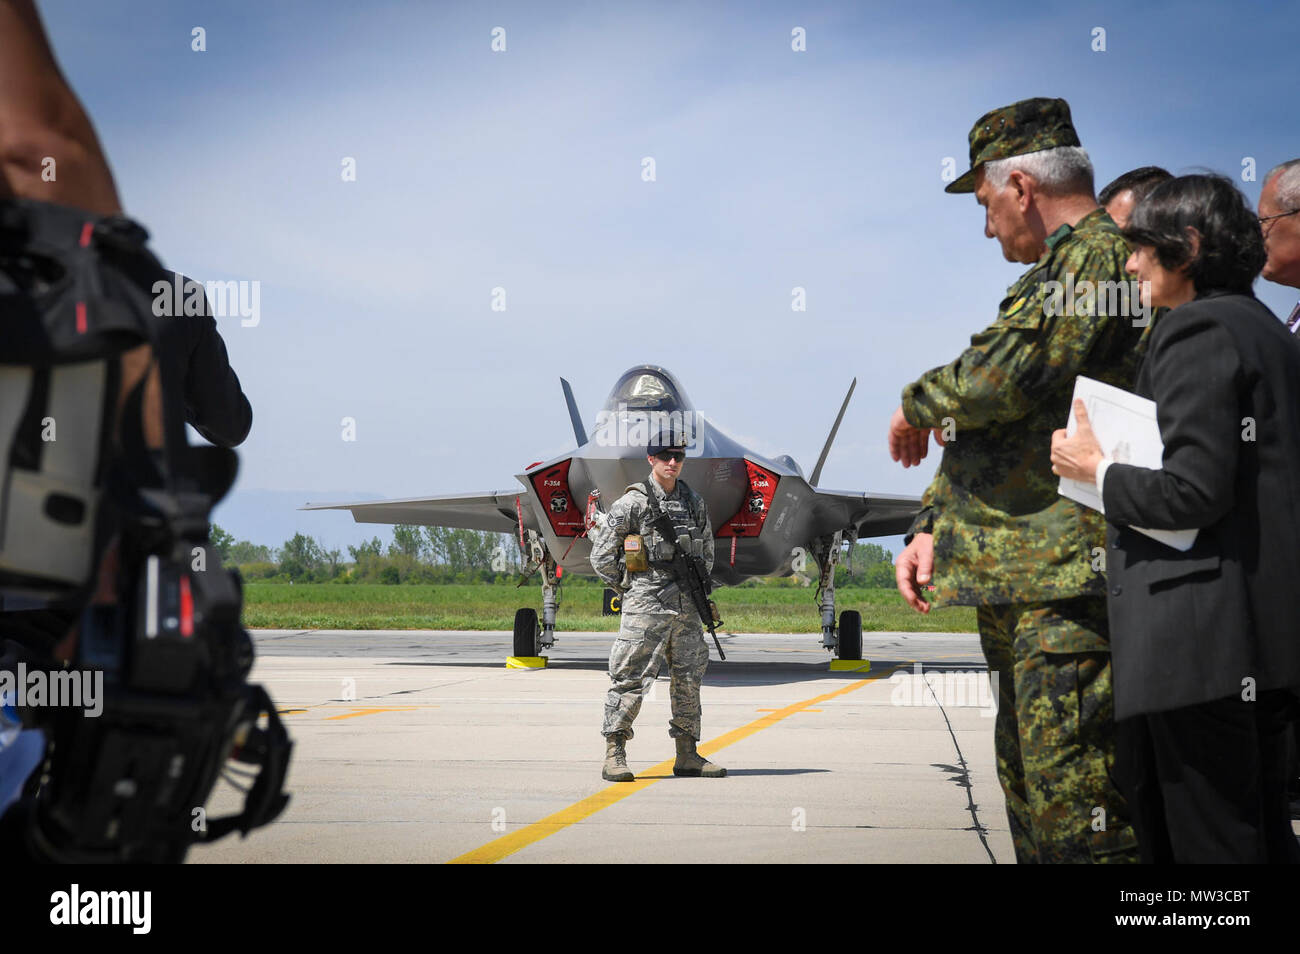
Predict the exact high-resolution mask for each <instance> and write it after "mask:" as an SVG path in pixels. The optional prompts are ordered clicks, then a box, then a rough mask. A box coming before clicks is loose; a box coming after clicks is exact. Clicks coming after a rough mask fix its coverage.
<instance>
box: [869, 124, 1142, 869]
mask: <svg viewBox="0 0 1300 954" xmlns="http://www.w3.org/2000/svg"><path fill="white" fill-rule="evenodd" d="M970 160H971V169H970V171H969V172H967V173H966V174H965V175H963V176H961V177H960V178H959V179H957V180H956V181H954V182H952V183H951V184H950V185H949V186H948V187H947V189H946V190H945V191H947V192H973V193H974V194H975V198H976V200H977V201H978V202H979V204H980V205H982V206H984V208H985V228H984V234H985V235H986V236H987V237H989V238H996V239H997V240H998V242H999V243H1000V244H1001V246H1002V253H1003V255H1004V256H1005V257H1006V259H1007V260H1008V261H1013V262H1020V263H1023V264H1026V265H1030V266H1031V267H1030V269H1029V270H1028V271H1027V272H1025V273H1024V275H1022V276H1021V277H1020V279H1019V280H1018V281H1017V282H1016V283H1015V284H1014V285H1012V286H1011V288H1010V289H1009V290H1008V292H1007V295H1006V297H1005V298H1004V299H1003V300H1002V302H1001V304H1000V305H999V306H998V314H997V318H996V320H995V321H994V322H993V324H991V325H990V326H989V327H988V328H986V329H985V330H983V331H981V332H979V333H978V334H976V335H974V336H973V337H972V338H971V344H970V347H969V348H967V349H966V350H965V351H964V352H962V353H961V355H959V356H958V357H957V359H956V360H954V361H952V362H951V363H950V364H947V365H944V366H943V367H939V368H934V369H933V370H931V371H927V372H926V373H925V374H923V375H921V377H920V378H918V379H917V380H916V381H914V382H912V383H911V384H909V385H907V387H905V388H904V389H903V401H902V405H901V407H899V408H898V410H897V411H895V412H894V416H893V419H892V420H891V421H890V427H889V445H890V453H891V455H892V456H893V458H894V460H897V461H901V462H902V463H903V466H905V467H907V466H912V465H914V464H918V463H920V461H921V459H922V458H923V457H925V455H926V450H927V446H928V441H929V435H930V433H931V432H932V431H933V432H934V434H935V437H936V441H937V442H938V443H940V444H943V445H945V446H944V454H943V460H942V462H941V464H940V467H939V471H938V473H937V474H936V475H935V478H934V481H933V482H932V483H931V484H930V487H929V488H928V489H927V490H926V492H925V496H924V497H923V498H922V506H923V509H922V510H921V513H920V514H919V515H918V517H917V519H916V521H915V522H914V523H913V525H912V529H911V533H909V534H908V536H907V548H906V549H905V550H904V551H903V553H902V555H901V556H900V557H899V561H898V566H897V576H898V588H899V592H900V593H902V595H903V597H904V598H905V599H906V600H907V602H908V603H909V604H910V605H911V606H912V607H913V608H915V609H917V610H918V611H919V612H922V613H924V612H929V609H930V605H931V603H930V602H927V601H926V600H925V599H923V598H922V596H921V587H922V586H924V585H926V584H928V583H930V582H931V577H933V588H934V592H933V594H932V596H931V601H932V602H933V604H934V605H967V606H970V605H973V606H976V607H977V608H978V609H977V619H978V622H979V631H980V643H981V646H982V647H983V650H984V656H985V659H986V660H987V661H988V666H989V671H990V672H992V673H996V674H997V691H998V697H999V698H998V703H999V707H998V716H997V724H996V728H995V748H996V752H997V763H998V779H999V781H1000V782H1001V784H1002V789H1003V792H1004V793H1005V795H1006V801H1007V817H1008V821H1009V823H1010V828H1011V837H1012V841H1013V843H1014V845H1015V850H1016V859H1017V860H1018V861H1020V862H1086V861H1136V860H1137V850H1136V838H1135V836H1134V833H1133V829H1132V826H1131V824H1130V821H1129V815H1128V810H1127V807H1126V806H1125V804H1124V801H1123V798H1122V796H1121V795H1120V794H1119V792H1118V790H1117V789H1116V788H1115V786H1114V785H1113V783H1112V782H1111V778H1110V773H1109V771H1108V766H1109V765H1111V764H1112V763H1113V760H1114V735H1113V723H1114V719H1113V708H1112V697H1111V670H1110V651H1109V641H1108V630H1107V619H1106V595H1105V594H1106V590H1105V580H1104V577H1103V571H1104V564H1103V562H1102V560H1103V558H1104V554H1105V549H1104V547H1105V522H1104V518H1103V517H1102V515H1101V514H1099V513H1096V512H1094V511H1091V510H1088V509H1087V508H1084V507H1082V506H1080V505H1079V504H1076V503H1074V502H1072V501H1070V500H1068V499H1066V498H1065V497H1062V496H1060V495H1058V493H1057V484H1058V479H1057V478H1056V477H1054V476H1053V474H1052V468H1051V462H1050V444H1051V434H1052V431H1054V430H1056V429H1057V428H1059V427H1062V426H1063V422H1064V421H1065V420H1066V417H1067V415H1068V413H1069V409H1070V400H1071V395H1072V392H1073V387H1074V379H1075V376H1076V375H1079V374H1085V375H1088V376H1089V377H1092V378H1097V379H1100V380H1102V381H1105V382H1107V383H1109V384H1113V385H1116V386H1118V387H1123V388H1131V387H1132V384H1133V381H1134V379H1135V377H1136V371H1137V365H1138V362H1139V356H1140V353H1141V349H1142V348H1143V347H1144V346H1145V343H1146V333H1147V330H1148V328H1149V326H1150V324H1151V322H1150V313H1149V312H1146V311H1143V312H1142V313H1140V314H1139V313H1137V309H1138V307H1139V306H1138V303H1137V302H1133V303H1132V304H1131V305H1130V303H1129V302H1128V300H1127V294H1125V296H1124V300H1123V301H1122V302H1121V301H1119V300H1118V298H1119V286H1118V284H1112V285H1110V286H1108V287H1109V289H1110V291H1111V293H1110V294H1109V295H1102V294H1100V293H1099V286H1098V285H1097V283H1099V282H1110V283H1123V291H1124V292H1125V293H1127V291H1128V286H1127V282H1126V279H1127V276H1126V274H1125V272H1124V263H1125V260H1126V259H1127V258H1128V255H1129V251H1128V248H1127V246H1126V245H1125V243H1124V240H1123V239H1122V238H1121V237H1120V234H1119V231H1118V230H1117V229H1116V227H1115V224H1114V223H1113V222H1112V221H1111V219H1110V218H1109V216H1107V215H1106V213H1105V211H1104V210H1103V209H1101V208H1099V207H1098V205H1097V200H1096V198H1095V197H1094V194H1093V179H1092V164H1091V162H1090V161H1089V159H1088V155H1087V153H1086V152H1084V151H1083V149H1081V148H1080V147H1079V137H1078V135H1077V134H1076V133H1075V130H1074V125H1073V124H1072V123H1071V121H1070V109H1069V106H1068V105H1067V104H1066V103H1065V101H1064V100H1060V99H1029V100H1024V101H1023V102H1019V103H1015V104H1013V105H1011V106H1006V107H1003V108H1001V109H995V110H993V111H992V112H989V113H987V114H985V115H984V116H982V117H981V118H980V119H979V121H977V122H976V123H975V127H974V128H973V129H972V130H971V133H970ZM1056 282H1059V283H1060V284H1059V285H1053V284H1052V283H1056ZM1085 282H1090V283H1092V285H1091V286H1084V285H1083V284H1082V283H1085ZM1085 287H1088V288H1091V289H1094V290H1098V293H1097V294H1096V295H1095V296H1093V297H1085V296H1084V295H1083V294H1082V291H1083V288H1085ZM1073 289H1077V290H1079V292H1080V294H1079V296H1078V297H1077V298H1076V297H1075V296H1074V295H1073V294H1072V293H1071V294H1070V295H1069V298H1068V299H1067V297H1066V294H1064V293H1063V290H1073ZM1067 301H1068V302H1069V304H1066V302H1067ZM1128 312H1133V317H1126V316H1125V313H1128Z"/></svg>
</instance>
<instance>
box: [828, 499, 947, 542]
mask: <svg viewBox="0 0 1300 954" xmlns="http://www.w3.org/2000/svg"><path fill="white" fill-rule="evenodd" d="M813 492H814V493H816V494H817V509H818V511H819V512H823V513H824V512H827V511H829V512H833V513H836V514H841V513H842V514H843V516H844V524H845V525H847V524H850V523H857V524H858V538H859V539H861V538H863V537H885V536H892V535H894V534H900V533H907V531H908V530H909V529H910V528H911V526H912V519H913V518H914V517H915V516H916V514H917V512H918V511H919V510H920V509H921V498H920V497H889V496H884V495H882V494H872V493H862V492H860V491H852V490H823V489H822V488H820V487H814V488H813Z"/></svg>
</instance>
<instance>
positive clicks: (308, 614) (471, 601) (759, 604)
mask: <svg viewBox="0 0 1300 954" xmlns="http://www.w3.org/2000/svg"><path fill="white" fill-rule="evenodd" d="M815 593H816V590H815V589H814V588H813V587H807V588H804V587H788V586H774V585H773V586H761V587H741V588H736V589H732V588H728V587H723V588H720V589H718V590H716V591H715V592H714V598H715V599H716V601H717V603H718V609H719V611H720V612H721V614H722V619H723V630H725V631H727V632H735V633H816V632H818V631H819V630H820V629H821V624H820V617H819V616H818V613H817V604H816V603H815V602H814V601H813V598H814V595H815ZM835 596H836V600H835V605H836V608H837V609H839V610H848V609H851V610H857V611H858V612H860V613H861V614H862V629H863V631H864V632H880V631H882V630H895V631H901V632H914V633H932V632H957V633H973V632H975V611H974V609H971V608H969V607H954V608H951V609H938V610H933V611H931V612H930V613H929V614H928V615H926V616H922V615H920V614H919V613H916V612H913V611H912V610H911V609H910V608H908V606H907V605H906V604H904V603H903V600H902V598H901V597H900V596H899V595H898V594H897V593H896V592H894V591H893V590H884V589H865V588H845V587H841V588H840V589H838V590H836V594H835ZM600 605H601V588H600V587H598V586H593V585H590V584H586V585H584V584H574V585H569V586H566V587H564V590H563V592H562V594H561V602H560V612H559V627H560V629H561V630H569V631H571V632H602V631H603V632H613V631H615V630H617V629H618V617H617V616H601V615H600ZM521 606H531V607H534V608H535V609H537V610H538V614H539V615H540V613H541V590H540V587H538V586H537V585H536V584H535V583H529V584H528V585H526V586H524V587H523V588H522V589H516V588H514V587H513V586H502V585H490V584H477V585H474V584H466V585H440V586H419V585H401V586H384V585H382V584H367V583H356V584H348V585H343V584H337V583H297V584H293V585H288V584H284V583H251V582H246V583H245V584H244V625H245V626H247V627H249V628H250V629H471V630H474V629H495V630H509V629H511V628H512V627H513V626H514V616H515V610H516V609H518V608H519V607H521Z"/></svg>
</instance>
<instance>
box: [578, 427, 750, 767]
mask: <svg viewBox="0 0 1300 954" xmlns="http://www.w3.org/2000/svg"><path fill="white" fill-rule="evenodd" d="M685 456H686V453H685V449H684V448H683V447H682V446H681V445H674V444H672V443H668V444H659V443H654V444H651V445H650V446H649V447H647V448H646V459H647V461H648V462H649V464H650V467H651V473H650V476H649V477H647V479H646V482H645V484H646V486H645V487H643V486H642V485H640V484H633V485H631V486H629V487H628V488H627V493H625V494H624V495H623V496H622V497H620V498H619V499H618V500H617V501H615V503H614V505H613V506H612V507H611V508H610V511H609V514H608V515H607V517H606V519H605V522H604V525H603V526H601V527H600V528H599V529H598V530H597V531H596V534H595V537H594V538H593V540H592V543H591V565H592V568H593V569H594V570H595V571H596V574H597V575H598V576H599V577H600V578H601V579H603V580H604V581H605V582H606V583H609V584H610V585H611V586H613V587H614V588H615V589H618V590H620V591H621V592H622V593H623V609H622V620H621V622H620V624H619V631H618V638H617V639H615V640H614V645H613V648H612V649H611V650H610V654H609V678H610V681H611V683H612V685H611V686H610V689H609V693H608V695H606V697H605V721H604V724H603V726H602V727H601V733H602V734H603V735H604V736H605V742H606V747H605V766H604V769H603V770H602V772H601V775H602V777H603V778H605V779H607V780H609V781H611V782H631V781H634V780H635V776H633V774H632V772H631V770H629V769H628V767H627V752H626V749H625V747H624V746H625V743H626V742H627V740H628V739H630V738H632V736H633V732H632V723H633V721H634V720H635V719H636V717H637V713H638V712H640V711H641V701H642V699H643V698H644V697H645V694H646V693H647V692H648V691H649V690H650V688H651V687H652V686H653V685H654V681H655V678H656V677H657V676H658V675H659V669H660V667H661V666H662V665H663V664H664V662H665V661H666V662H667V663H668V665H669V669H670V672H671V674H672V683H671V687H670V690H669V694H670V698H671V704H672V719H671V721H669V723H668V726H669V728H668V734H669V735H671V736H672V737H673V739H674V740H675V741H676V744H677V761H676V763H675V764H674V765H673V774H674V775H688V776H700V775H702V776H704V777H705V778H720V777H722V776H724V775H726V774H727V770H726V769H724V768H722V767H721V766H718V765H714V764H713V763H712V762H709V761H707V760H705V759H704V758H703V757H702V756H701V755H700V754H699V753H698V752H696V751H695V743H696V742H697V741H699V739H700V682H701V681H702V680H703V679H704V670H705V668H706V667H707V666H708V664H709V650H708V646H707V645H706V644H705V642H704V632H703V627H702V625H701V622H700V617H699V614H698V613H697V612H696V610H695V606H694V604H693V603H692V602H691V598H690V596H689V595H687V594H686V593H685V592H683V590H682V588H681V587H680V586H679V585H678V583H677V580H676V578H675V577H674V576H673V574H672V570H671V568H670V567H668V566H666V565H665V560H666V559H671V552H672V551H671V546H672V542H671V541H667V540H663V539H662V538H661V536H660V534H659V532H658V531H657V530H656V529H655V528H654V527H653V526H652V525H651V524H652V521H653V519H654V518H653V517H652V515H651V512H650V510H651V508H650V507H649V506H648V501H647V499H646V488H648V489H649V491H650V492H651V493H653V494H654V495H655V500H656V501H657V503H658V509H659V511H660V512H662V513H664V514H667V515H668V517H669V518H670V519H671V520H672V522H673V525H674V526H675V527H676V528H677V531H678V535H679V536H680V535H681V534H686V535H688V536H689V537H690V538H691V543H692V548H693V550H694V551H696V552H698V555H699V556H700V558H701V559H703V561H704V564H705V566H706V567H707V568H708V569H709V570H712V569H713V529H712V527H710V525H709V515H708V511H707V510H706V509H705V506H704V499H703V498H702V497H700V495H699V494H697V493H696V492H695V491H693V490H691V488H690V487H688V486H687V485H686V483H685V481H682V480H679V479H678V474H680V473H681V467H682V461H683V460H684V459H685ZM629 534H640V536H641V539H642V541H643V545H644V552H645V554H646V557H647V558H648V562H649V569H647V570H644V571H629V570H628V569H627V565H626V562H625V559H624V541H625V540H626V539H627V537H628V535H629Z"/></svg>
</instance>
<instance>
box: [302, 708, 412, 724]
mask: <svg viewBox="0 0 1300 954" xmlns="http://www.w3.org/2000/svg"><path fill="white" fill-rule="evenodd" d="M415 708H433V709H436V708H438V707H437V706H428V707H425V706H419V707H417V706H375V707H374V708H373V709H353V710H352V711H351V712H348V713H345V714H344V715H336V716H326V717H325V721H326V722H332V721H333V720H335V719H355V718H356V717H357V716H363V715H374V714H375V713H376V712H408V711H410V710H411V709H415Z"/></svg>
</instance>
